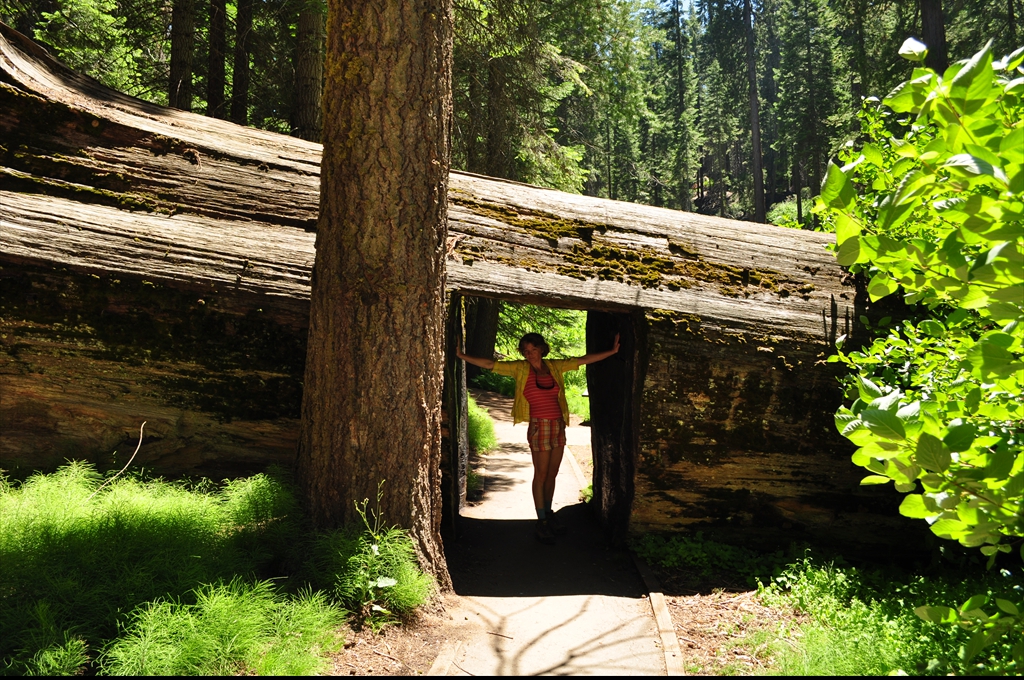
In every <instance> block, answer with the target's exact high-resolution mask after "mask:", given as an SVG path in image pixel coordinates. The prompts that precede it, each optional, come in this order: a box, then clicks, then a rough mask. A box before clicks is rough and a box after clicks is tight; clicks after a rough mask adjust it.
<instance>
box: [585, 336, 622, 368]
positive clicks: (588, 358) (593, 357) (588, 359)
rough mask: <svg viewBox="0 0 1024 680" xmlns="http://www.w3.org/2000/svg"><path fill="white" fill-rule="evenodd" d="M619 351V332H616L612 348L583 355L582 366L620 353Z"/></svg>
mask: <svg viewBox="0 0 1024 680" xmlns="http://www.w3.org/2000/svg"><path fill="white" fill-rule="evenodd" d="M618 351H619V334H618V333H616V334H615V340H613V341H612V348H611V349H610V350H607V351H605V352H594V353H593V354H587V355H584V356H581V357H580V358H579V362H580V366H585V365H587V364H592V363H594V362H596V361H601V360H603V359H607V358H608V357H610V356H611V355H613V354H616V353H618Z"/></svg>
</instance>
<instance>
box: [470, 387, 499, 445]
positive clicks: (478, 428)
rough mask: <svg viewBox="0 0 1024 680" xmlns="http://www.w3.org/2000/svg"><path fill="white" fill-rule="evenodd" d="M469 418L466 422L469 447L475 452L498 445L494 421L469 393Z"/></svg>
mask: <svg viewBox="0 0 1024 680" xmlns="http://www.w3.org/2000/svg"><path fill="white" fill-rule="evenodd" d="M468 400H469V420H468V422H467V423H466V430H467V435H468V436H469V448H470V449H472V450H473V451H475V452H476V453H488V452H489V451H493V450H494V448H495V447H496V446H497V445H498V436H497V435H496V434H495V433H494V421H493V420H491V416H490V414H489V413H488V412H487V409H485V408H483V407H482V406H480V405H479V404H477V403H476V400H475V399H473V397H472V395H469V398H468Z"/></svg>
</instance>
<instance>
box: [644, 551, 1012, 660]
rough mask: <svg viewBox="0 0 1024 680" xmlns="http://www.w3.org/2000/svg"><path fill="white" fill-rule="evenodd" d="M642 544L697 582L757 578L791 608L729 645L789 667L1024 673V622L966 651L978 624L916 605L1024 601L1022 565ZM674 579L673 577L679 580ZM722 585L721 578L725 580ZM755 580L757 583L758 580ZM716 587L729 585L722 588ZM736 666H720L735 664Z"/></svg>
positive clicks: (664, 572) (775, 603) (652, 559)
mask: <svg viewBox="0 0 1024 680" xmlns="http://www.w3.org/2000/svg"><path fill="white" fill-rule="evenodd" d="M632 547H633V549H634V550H635V551H636V552H637V553H638V554H639V555H641V556H642V557H643V558H644V559H646V560H647V561H648V562H649V563H651V564H652V565H653V566H655V567H656V568H657V569H659V570H660V573H659V576H664V577H665V578H664V580H665V581H666V582H667V583H669V584H673V583H675V584H681V585H682V587H683V589H684V590H686V591H687V592H693V590H692V588H694V587H696V588H697V589H698V590H699V591H700V592H705V593H708V592H712V590H713V589H714V588H716V586H715V585H714V584H716V583H717V584H722V585H728V586H731V587H735V586H734V585H733V584H737V583H746V584H748V585H749V584H756V587H757V597H758V600H759V601H760V603H761V604H763V605H765V606H767V607H769V608H770V609H772V610H773V611H777V612H788V613H789V615H788V616H786V615H780V616H778V617H775V618H773V619H771V620H770V621H767V622H766V623H768V624H769V625H767V627H766V628H765V627H763V628H761V629H759V630H757V631H756V632H752V633H751V634H750V635H746V634H744V635H739V636H735V637H734V638H733V639H732V640H731V641H730V642H729V645H730V646H732V647H736V648H737V649H740V650H745V651H746V653H747V654H748V655H749V656H750V657H752V658H756V659H767V670H768V672H770V673H772V674H781V675H887V674H890V673H900V672H902V673H909V674H919V675H945V674H954V675H964V674H978V673H981V674H998V675H1015V674H1020V672H1021V668H1020V662H1019V660H1018V661H1015V660H1014V658H1013V649H1012V647H1013V645H1014V644H1015V643H1018V642H1019V639H1020V635H1019V632H1015V633H1012V634H1010V635H1008V636H1006V637H1005V638H1003V639H1001V640H1000V641H999V642H997V643H995V644H993V645H992V646H991V647H988V648H987V649H985V650H984V651H982V652H981V653H980V654H979V655H978V656H976V657H975V658H973V659H972V660H971V661H970V663H966V662H965V661H964V650H965V648H967V646H968V641H969V638H970V633H969V632H968V631H966V630H963V629H961V628H959V627H957V626H956V625H944V624H933V623H928V622H925V621H923V620H922V619H921V618H919V617H918V616H917V615H916V614H915V613H914V608H915V607H918V606H922V605H953V606H956V605H958V604H959V603H962V602H965V601H966V600H967V599H968V598H970V597H971V596H973V595H975V594H977V593H987V594H989V595H991V596H993V597H998V598H1003V599H1004V600H1007V601H1018V602H1019V601H1020V600H1021V596H1022V595H1024V576H1022V570H1021V568H1020V567H1019V565H1017V566H1014V567H1013V569H1012V570H1011V569H1001V570H985V569H984V568H983V567H982V566H981V565H978V564H972V563H965V564H961V565H959V566H958V567H956V568H953V567H949V566H944V567H941V568H940V567H935V568H932V569H929V570H923V569H922V570H918V571H917V572H908V571H905V570H902V569H898V568H895V567H888V566H886V567H883V566H860V567H857V566H852V565H850V564H847V563H846V562H844V561H843V559H842V558H840V557H824V556H822V555H820V554H816V553H815V552H814V551H813V550H811V549H809V548H803V549H799V552H797V549H795V548H794V549H791V550H790V551H788V552H785V553H783V552H776V553H773V554H767V555H765V554H760V553H757V552H754V551H751V550H748V549H746V548H741V547H737V546H731V545H726V544H722V543H717V542H714V541H709V540H705V539H703V537H702V536H701V535H700V534H696V535H695V536H693V537H687V536H679V535H676V536H660V535H653V534H651V535H646V536H641V537H638V538H637V539H635V540H634V541H633V543H632ZM670 587H671V586H670ZM719 587H720V586H719ZM750 587H754V586H750ZM715 592H719V591H718V590H715ZM729 668H730V667H729V666H724V667H722V668H719V669H718V671H717V672H718V673H719V674H729V673H730V670H729Z"/></svg>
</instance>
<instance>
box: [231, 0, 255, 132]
mask: <svg viewBox="0 0 1024 680" xmlns="http://www.w3.org/2000/svg"><path fill="white" fill-rule="evenodd" d="M252 8H253V0H238V14H237V15H236V16H235V58H234V67H233V75H232V78H231V121H232V122H235V123H238V124H239V125H248V124H249V75H250V74H249V53H250V50H251V48H250V40H251V36H252Z"/></svg>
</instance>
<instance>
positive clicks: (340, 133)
mask: <svg viewBox="0 0 1024 680" xmlns="http://www.w3.org/2000/svg"><path fill="white" fill-rule="evenodd" d="M451 69H452V5H451V2H450V0H429V1H428V2H416V1H415V0H360V1H358V2H341V1H338V0H332V1H331V4H330V5H329V12H328V45H327V63H326V72H327V83H326V88H325V106H324V114H325V116H324V122H325V130H326V135H325V138H324V152H323V160H322V164H321V191H320V196H321V201H320V217H319V221H318V223H317V238H316V265H315V268H314V274H313V284H312V294H311V305H310V327H309V339H308V344H307V354H306V372H305V381H304V392H303V400H302V423H301V433H300V438H299V447H298V459H297V467H298V477H299V481H300V484H301V486H302V488H303V490H304V492H305V497H306V499H307V501H308V506H309V512H310V515H311V517H312V518H313V521H314V522H316V523H317V524H318V525H319V526H322V527H330V526H339V525H343V524H346V523H350V522H357V521H359V517H358V515H357V514H356V511H355V504H356V503H359V502H360V501H362V500H363V499H371V500H372V499H374V497H375V496H376V495H377V489H378V485H379V484H381V483H384V486H383V497H382V500H381V505H380V508H381V512H382V514H383V517H384V521H385V522H386V523H387V524H389V525H390V524H397V525H399V526H401V527H404V528H405V529H407V530H409V532H410V535H411V536H412V537H413V538H414V540H415V542H416V545H417V550H418V556H419V559H420V563H421V565H422V567H423V568H424V569H426V570H427V571H429V572H430V573H432V574H433V575H434V576H435V577H436V578H437V579H438V582H439V584H440V585H441V586H442V587H443V588H444V587H450V578H449V576H448V572H447V568H446V566H445V558H444V553H443V551H442V548H441V538H440V533H439V532H440V525H441V497H440V491H439V489H440V480H439V479H438V476H439V468H440V457H441V408H440V405H441V392H442V371H443V359H444V357H443V351H442V348H443V340H444V305H443V292H444V257H445V236H446V229H447V202H446V196H447V189H448V168H449V164H450V160H451V149H450V139H451V134H450V133H451V116H452V112H451V107H452V100H451Z"/></svg>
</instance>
